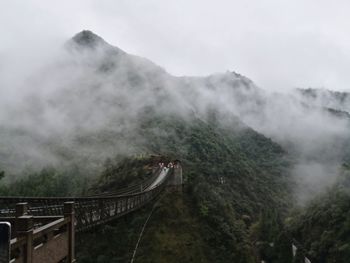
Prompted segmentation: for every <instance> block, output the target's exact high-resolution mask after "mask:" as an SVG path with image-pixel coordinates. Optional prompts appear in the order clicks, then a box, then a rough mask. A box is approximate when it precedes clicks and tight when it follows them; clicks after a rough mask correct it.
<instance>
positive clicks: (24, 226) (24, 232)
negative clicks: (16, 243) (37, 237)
mask: <svg viewBox="0 0 350 263" xmlns="http://www.w3.org/2000/svg"><path fill="white" fill-rule="evenodd" d="M16 228H17V237H18V238H21V237H24V238H25V239H26V242H25V245H24V246H25V247H24V250H23V257H24V260H23V262H24V263H32V262H33V217H32V216H27V215H24V216H20V217H18V218H17V227H16Z"/></svg>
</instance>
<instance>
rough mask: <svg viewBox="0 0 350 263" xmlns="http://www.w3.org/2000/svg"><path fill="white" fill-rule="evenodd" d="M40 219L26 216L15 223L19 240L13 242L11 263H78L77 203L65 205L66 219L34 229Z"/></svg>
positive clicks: (13, 221) (16, 219) (16, 238)
mask: <svg viewBox="0 0 350 263" xmlns="http://www.w3.org/2000/svg"><path fill="white" fill-rule="evenodd" d="M34 219H36V220H38V218H34V217H33V216H31V215H27V214H26V213H24V214H23V215H21V216H16V218H15V219H13V220H12V223H13V226H14V229H15V232H16V237H15V238H13V239H11V263H32V262H37V263H51V262H61V261H62V260H65V262H69V263H71V262H75V256H74V228H75V220H74V204H73V203H72V202H67V203H65V204H64V216H62V217H60V218H55V219H53V221H51V222H49V223H47V224H45V225H43V226H41V227H38V228H35V227H34V222H35V220H34Z"/></svg>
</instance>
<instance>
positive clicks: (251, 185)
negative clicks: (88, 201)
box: [78, 116, 290, 262]
mask: <svg viewBox="0 0 350 263" xmlns="http://www.w3.org/2000/svg"><path fill="white" fill-rule="evenodd" d="M215 121H216V120H215V118H214V119H212V120H211V121H209V122H205V121H202V120H199V119H193V120H192V121H191V122H190V123H189V122H187V121H185V120H181V119H179V118H175V117H173V116H167V117H160V116H159V117H157V118H152V119H150V118H149V119H147V118H143V122H142V124H141V125H140V129H141V130H142V133H143V134H144V136H145V137H146V138H149V140H148V142H149V145H148V149H149V151H152V152H157V153H162V154H163V155H165V156H170V157H171V156H173V157H174V158H175V157H176V158H178V159H180V160H181V161H182V164H183V169H184V171H185V184H186V187H185V190H184V192H183V194H178V193H167V194H165V195H164V196H163V198H162V199H161V201H160V202H159V203H158V204H157V209H156V211H155V214H154V215H153V216H152V220H151V222H150V226H149V229H148V230H147V231H146V233H145V236H144V237H143V241H142V243H141V247H140V249H139V251H138V253H137V259H138V260H137V261H138V262H179V261H178V259H180V258H182V259H183V260H182V261H181V262H232V261H234V262H255V257H256V256H257V255H258V254H261V255H265V256H264V257H265V258H266V259H268V258H271V259H272V258H276V259H277V258H278V256H282V254H283V253H280V254H281V255H280V254H278V253H277V252H276V251H277V250H276V251H274V252H271V251H266V252H265V250H271V249H267V248H266V244H269V243H271V242H275V241H277V239H279V238H280V237H279V231H280V227H281V224H280V222H282V218H283V217H284V216H285V214H286V213H287V211H288V207H290V191H289V190H288V185H289V182H288V176H287V168H288V165H289V163H288V161H287V160H286V154H285V152H284V151H283V149H282V148H281V147H280V146H278V145H277V144H275V143H273V142H272V141H271V140H270V139H267V138H265V137H264V136H262V135H259V134H257V133H256V132H254V131H253V130H251V129H249V128H243V127H241V128H239V129H237V130H235V131H234V132H232V130H229V129H225V128H220V125H218V123H214V122H215ZM221 127H222V126H221ZM155 129H157V131H158V132H157V133H156V132H155ZM159 130H161V131H162V132H159ZM160 134H161V135H160ZM162 135H163V136H162ZM125 161H126V160H124V163H123V162H122V163H120V162H118V161H117V162H116V164H115V165H116V167H115V168H114V170H116V171H120V172H121V173H120V175H119V176H121V177H124V176H123V174H124V173H126V174H134V172H133V170H134V168H133V166H129V168H130V171H128V170H126V169H125V168H126V167H127V166H126V164H125ZM130 162H131V161H128V163H130ZM109 169H111V168H109ZM105 173H106V172H104V174H105ZM281 186H283V187H281ZM149 210H150V209H145V210H144V212H143V213H141V214H139V213H137V214H132V215H129V216H128V219H125V220H121V221H122V222H116V223H114V224H112V225H108V226H103V227H102V230H101V231H99V232H98V233H90V234H87V235H83V237H82V239H83V240H84V242H82V245H81V246H79V249H81V250H79V254H78V255H79V257H80V259H81V260H82V261H81V262H93V261H91V260H92V259H91V257H88V256H86V255H87V254H88V253H93V254H94V255H95V256H94V257H93V258H98V259H99V260H100V261H98V262H106V261H105V260H106V258H108V259H109V262H123V261H118V260H120V258H124V260H126V261H125V262H127V260H130V256H131V253H132V250H133V245H134V244H135V242H136V239H137V237H136V235H137V234H138V232H139V231H140V228H141V226H142V223H143V222H144V220H145V217H146V216H147V215H148V212H149ZM266 220H268V222H266ZM120 229H124V231H123V230H122V231H121V232H120V233H124V235H125V238H124V236H123V238H122V239H121V238H120V237H119V236H118V234H117V233H118V231H119V230H120ZM125 229H131V231H129V234H125ZM101 233H102V234H101ZM111 233H115V235H112V234H111ZM89 240H94V243H95V242H96V240H99V242H98V244H99V245H98V246H96V248H95V249H94V244H93V243H91V244H90V243H89ZM106 240H108V241H106ZM106 242H108V243H113V244H115V248H111V247H109V246H108V244H107V243H106ZM102 248H103V249H102ZM100 251H104V254H103V255H101V254H99V253H100ZM280 251H283V252H284V251H285V250H283V249H280ZM285 253H288V249H287V252H285ZM79 257H78V258H79ZM275 262H280V261H275Z"/></svg>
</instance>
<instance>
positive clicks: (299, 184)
mask: <svg viewBox="0 0 350 263" xmlns="http://www.w3.org/2000/svg"><path fill="white" fill-rule="evenodd" d="M23 85H24V86H25V87H26V88H27V89H26V92H25V95H24V96H23V99H22V100H21V101H20V103H17V104H13V105H10V106H8V105H7V106H6V107H2V110H3V111H2V112H4V113H5V114H4V115H6V116H7V118H5V119H4V120H3V121H2V122H1V124H0V138H1V140H0V171H2V170H4V171H5V177H4V179H3V180H7V183H8V184H7V185H6V184H5V185H0V193H2V194H3V195H4V194H6V195H11V194H17V195H21V194H25V195H40V194H46V195H50V194H51V195H60V193H62V194H64V195H72V194H79V193H85V192H86V189H88V188H89V187H90V186H91V185H92V183H91V181H94V180H100V182H103V178H104V176H105V174H106V172H105V171H106V166H107V164H108V165H109V166H110V165H111V163H112V165H113V166H114V167H115V168H116V170H118V169H119V168H120V167H124V168H125V167H126V168H127V167H128V166H127V165H125V163H135V162H134V161H133V156H140V155H147V154H161V155H164V156H168V157H169V158H177V159H181V160H182V161H183V165H184V171H185V180H186V189H185V191H184V194H183V195H178V194H176V195H174V196H168V197H166V198H165V199H164V200H163V201H161V204H162V205H160V208H159V210H157V211H156V215H155V221H154V223H155V224H156V225H157V226H160V227H159V228H157V227H156V226H154V225H153V230H154V231H153V232H149V233H148V234H146V240H147V242H146V244H144V246H141V250H142V251H143V252H141V254H140V261H143V262H145V261H144V260H146V255H147V257H148V258H150V259H151V262H164V261H168V262H171V258H172V259H177V258H178V257H180V256H181V255H183V256H184V257H185V258H186V260H185V261H184V262H190V261H191V260H192V259H193V254H192V252H193V251H194V252H193V253H196V255H197V256H198V258H199V259H201V260H202V262H213V261H215V262H233V261H234V262H254V261H255V260H256V258H260V259H262V260H263V259H265V260H267V261H268V262H289V261H288V260H289V258H290V255H289V254H290V249H288V248H290V240H288V238H287V237H286V236H285V235H284V234H283V233H284V228H285V226H286V224H285V223H284V221H285V220H286V219H288V218H289V219H288V220H291V222H295V223H294V224H293V226H292V227H290V229H291V231H292V232H293V233H295V234H296V235H297V236H298V238H300V239H301V241H305V242H306V244H307V245H308V247H307V248H308V249H310V250H311V249H312V248H311V247H310V246H309V244H311V243H312V242H311V241H310V240H307V239H305V237H304V236H303V235H300V234H299V229H303V228H304V223H305V221H303V220H298V219H299V218H303V215H304V213H307V212H308V211H311V210H308V208H305V207H308V204H309V202H310V200H313V198H314V196H315V195H317V196H318V195H322V194H324V193H325V192H326V190H327V189H328V188H329V187H332V186H333V185H335V184H337V183H338V181H339V180H340V179H339V178H342V176H343V170H344V169H347V167H348V165H349V160H350V151H349V149H350V133H349V129H350V119H349V118H348V114H349V109H348V95H347V93H336V92H328V91H327V92H323V91H322V92H321V91H317V90H311V91H310V90H294V91H291V92H288V93H282V92H275V93H272V92H269V91H267V90H264V89H262V88H260V87H257V85H255V84H254V82H253V81H252V80H250V79H249V78H247V77H245V76H242V75H240V74H238V73H235V72H231V71H228V72H225V73H217V74H212V75H209V76H204V77H190V76H186V77H175V76H172V75H171V74H169V73H168V72H166V70H164V69H163V68H161V67H160V66H158V65H156V64H154V63H153V62H151V61H150V60H148V59H145V58H142V57H138V56H135V55H131V54H128V53H127V52H125V51H123V50H122V49H120V48H118V47H114V46H112V45H110V44H108V43H107V42H106V41H105V40H103V39H102V38H101V37H99V36H97V35H96V34H94V33H92V32H91V31H82V32H80V33H78V34H77V35H75V36H74V37H73V38H72V39H70V40H68V41H67V42H66V43H65V45H63V47H62V50H61V53H60V55H59V56H57V57H54V58H52V60H51V61H49V62H47V63H46V64H44V65H43V67H42V69H41V70H39V71H38V72H36V73H35V74H33V75H32V76H31V77H30V78H26V79H25V80H24V83H23ZM136 163H137V162H136ZM122 165H124V166H122ZM47 167H49V168H47ZM42 168H45V169H43V170H42ZM124 168H123V169H124ZM126 168H125V169H126ZM123 169H119V170H118V171H124V172H125V178H123V180H124V181H125V182H129V181H132V180H133V179H134V177H133V176H132V175H133V174H134V172H135V170H133V169H130V170H127V171H126V170H125V169H124V170H123ZM135 169H136V170H137V171H139V170H142V167H137V168H135ZM124 172H123V173H124ZM128 172H130V177H128V176H127V174H128ZM25 175H28V176H25ZM120 178H121V177H118V176H117V177H115V178H114V177H113V178H108V181H109V182H110V181H111V180H114V181H113V182H112V184H111V185H118V184H120V180H121V179H120ZM38 182H42V184H40V183H38ZM68 186H74V187H68ZM101 187H102V189H106V188H108V187H110V185H102V186H101ZM173 203H174V204H175V206H174V211H173V210H172V209H169V207H171V205H172V204H173ZM318 204H320V203H318ZM300 207H301V208H300ZM303 207H304V208H305V209H306V210H304V208H303ZM295 208H300V209H301V210H302V211H301V212H294V213H295V214H291V213H292V212H291V211H294V210H293V209H295ZM174 213H175V214H177V215H178V218H179V221H177V219H176V218H174ZM146 214H147V211H146V210H145V212H144V214H143V215H140V216H137V215H134V216H131V217H130V220H129V221H128V222H123V223H120V224H119V223H116V224H115V225H108V226H106V227H105V229H104V230H103V231H102V235H100V234H101V233H95V234H91V235H92V238H89V237H88V238H87V241H85V243H84V244H85V246H84V247H82V248H80V253H81V254H80V259H81V260H82V262H91V260H92V259H93V260H95V258H97V257H98V258H100V260H99V261H98V262H114V261H115V262H119V261H118V260H119V259H118V256H116V255H115V253H116V251H118V253H119V252H120V254H121V255H124V256H126V257H128V253H129V252H130V247H128V248H125V247H121V248H120V249H121V250H118V249H116V248H115V247H112V246H110V243H106V242H105V240H107V238H110V236H108V234H109V233H112V232H113V231H117V232H118V231H120V230H121V229H126V227H127V228H128V229H133V230H135V231H133V232H132V233H130V236H128V237H127V238H125V240H122V241H118V240H115V241H114V243H116V244H119V243H118V242H120V245H121V246H122V245H125V246H127V244H125V243H123V242H131V243H133V240H134V239H133V238H134V237H135V234H136V233H137V231H138V230H137V229H138V227H139V224H140V222H142V221H143V219H144V218H145V217H147V216H146ZM326 216H327V215H326ZM326 216H325V218H326ZM163 219H164V220H163ZM168 219H169V220H168ZM293 220H294V221H293ZM180 222H182V224H180ZM339 222H342V224H343V223H344V222H345V221H344V219H342V218H340V219H339ZM181 225H182V226H184V228H185V229H186V231H183V232H177V231H176V230H174V227H175V229H181ZM315 225H317V224H315ZM344 225H346V223H344ZM172 226H174V227H172ZM308 231H310V233H314V232H317V231H314V230H313V229H310V230H308ZM317 233H319V232H317ZM177 234H179V237H177ZM321 234H322V233H321ZM316 237H318V236H317V235H315V238H316ZM89 239H91V240H94V241H95V240H99V241H100V243H99V245H98V246H96V250H94V249H93V247H94V246H95V245H96V244H95V242H94V244H91V243H89V241H88V240H89ZM169 240H174V243H172V242H171V241H169ZM344 240H345V239H342V240H341V242H345V241H344ZM195 241H198V243H197V244H196V243H195ZM341 242H340V243H341ZM164 243H165V244H166V245H164V246H162V244H164ZM183 243H185V244H189V245H188V248H187V249H186V248H184V247H182V250H179V249H177V250H176V245H179V244H183ZM147 244H149V245H147ZM198 244H200V245H198ZM271 244H273V245H271ZM341 244H342V245H343V243H341ZM152 246H154V247H153V248H152ZM102 248H103V249H102ZM155 248H157V249H155ZM170 248H171V249H170ZM86 249H87V250H86ZM87 251H88V252H90V253H91V254H94V255H95V256H94V257H91V256H89V257H87V256H86V255H87V254H88V252H87ZM101 251H105V255H101ZM169 251H175V252H174V253H177V254H174V255H173V256H174V257H171V255H170V257H166V258H164V257H163V256H164V255H165V254H166V253H168V252H169ZM315 251H316V252H315V253H314V254H315V255H316V257H319V255H321V254H320V250H317V249H316V250H315ZM147 253H148V254H147ZM89 255H90V254H89ZM330 255H333V254H330ZM330 257H332V256H330ZM286 258H288V260H287V259H286ZM112 259H113V260H112ZM89 260H90V261H89ZM152 260H153V261H152ZM94 262H96V261H94Z"/></svg>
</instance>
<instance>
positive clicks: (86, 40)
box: [72, 30, 106, 47]
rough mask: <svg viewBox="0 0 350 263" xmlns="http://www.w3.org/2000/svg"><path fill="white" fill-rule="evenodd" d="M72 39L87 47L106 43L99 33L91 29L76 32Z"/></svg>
mask: <svg viewBox="0 0 350 263" xmlns="http://www.w3.org/2000/svg"><path fill="white" fill-rule="evenodd" d="M72 40H73V41H74V42H75V43H77V44H79V45H82V46H86V47H96V46H97V45H100V44H106V42H105V41H104V40H103V39H102V38H101V37H100V36H98V35H96V34H95V33H93V32H92V31H90V30H83V31H81V32H80V33H78V34H76V35H75V36H74V37H73V38H72Z"/></svg>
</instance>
